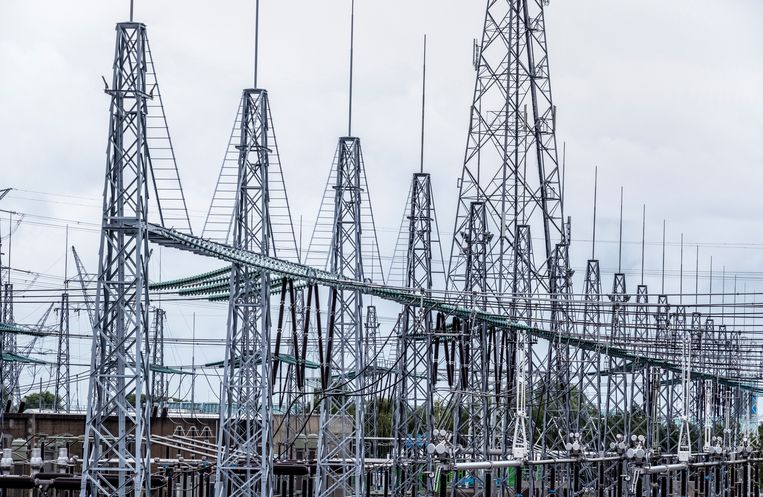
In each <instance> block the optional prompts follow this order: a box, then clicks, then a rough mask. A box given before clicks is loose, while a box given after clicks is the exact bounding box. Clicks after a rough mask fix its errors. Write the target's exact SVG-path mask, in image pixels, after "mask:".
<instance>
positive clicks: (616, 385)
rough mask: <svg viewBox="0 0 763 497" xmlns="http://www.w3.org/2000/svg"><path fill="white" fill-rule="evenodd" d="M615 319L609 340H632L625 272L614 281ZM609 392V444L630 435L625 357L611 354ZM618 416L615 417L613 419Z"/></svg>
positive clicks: (618, 343)
mask: <svg viewBox="0 0 763 497" xmlns="http://www.w3.org/2000/svg"><path fill="white" fill-rule="evenodd" d="M609 299H610V301H611V302H612V311H611V313H612V318H611V323H610V326H611V328H610V336H609V337H608V338H609V343H610V344H611V345H612V346H614V347H618V346H622V345H623V344H625V343H626V342H627V340H628V335H627V326H628V324H627V313H626V304H627V302H628V300H630V296H629V295H628V292H627V289H626V283H625V274H623V273H616V274H615V276H614V280H613V283H612V293H611V294H610V296H609ZM606 375H607V395H606V407H605V410H604V412H605V414H606V418H604V433H605V436H606V437H607V438H606V439H605V443H606V442H607V441H608V442H610V443H611V442H614V441H615V440H616V439H617V436H618V435H621V436H624V437H626V438H627V437H628V436H629V435H630V416H629V407H630V406H629V402H628V400H629V397H628V393H629V391H628V376H629V374H628V371H627V365H626V362H625V360H623V359H620V358H616V357H612V356H610V357H609V360H608V365H607V372H606ZM613 418H614V419H613Z"/></svg>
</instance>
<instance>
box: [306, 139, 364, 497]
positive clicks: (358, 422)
mask: <svg viewBox="0 0 763 497" xmlns="http://www.w3.org/2000/svg"><path fill="white" fill-rule="evenodd" d="M335 157H336V164H335V166H334V169H335V171H336V183H335V185H334V192H335V193H334V227H333V230H332V231H333V235H332V241H331V256H330V261H331V264H330V270H331V272H332V273H334V274H337V275H342V276H345V277H348V278H351V279H354V280H358V281H362V280H363V279H364V267H363V255H362V249H361V246H362V242H361V192H362V191H363V185H362V183H361V178H362V177H363V176H364V174H363V156H362V153H361V148H360V139H359V138H356V137H342V138H340V139H339V144H338V146H337V152H336V155H335ZM362 309H363V302H362V298H361V294H360V292H359V291H357V290H334V291H333V292H332V297H331V306H330V310H329V313H330V314H329V316H330V319H331V321H332V323H330V324H329V330H328V333H329V334H330V335H329V337H327V343H326V351H327V352H326V362H327V363H328V365H329V374H327V375H325V379H326V381H327V384H326V388H325V391H324V392H323V395H324V399H323V401H322V402H321V408H320V427H319V432H318V452H317V456H318V457H317V468H316V479H315V495H316V497H326V496H334V495H336V496H340V497H350V496H352V495H361V494H362V493H363V491H364V489H365V487H364V477H365V474H364V471H365V469H364V458H365V451H364V439H363V432H364V414H365V408H364V399H363V396H362V395H361V394H360V393H361V392H362V390H363V387H364V385H365V358H364V354H363V346H364V340H363V311H362Z"/></svg>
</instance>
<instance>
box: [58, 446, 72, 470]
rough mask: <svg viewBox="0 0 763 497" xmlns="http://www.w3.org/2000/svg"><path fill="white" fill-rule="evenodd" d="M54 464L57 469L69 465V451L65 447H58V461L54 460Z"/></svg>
mask: <svg viewBox="0 0 763 497" xmlns="http://www.w3.org/2000/svg"><path fill="white" fill-rule="evenodd" d="M56 464H57V465H58V467H59V468H65V467H66V466H68V465H69V451H68V450H67V448H66V447H60V448H59V449H58V459H56Z"/></svg>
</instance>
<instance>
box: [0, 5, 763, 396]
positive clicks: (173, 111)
mask: <svg viewBox="0 0 763 497" xmlns="http://www.w3.org/2000/svg"><path fill="white" fill-rule="evenodd" d="M253 5H254V2H253V0H247V1H240V0H228V1H222V2H202V1H199V0H194V1H188V0H162V1H152V2H148V1H145V0H144V1H141V0H137V2H136V6H135V11H136V20H140V21H142V22H145V23H146V24H147V26H148V34H149V39H150V41H151V48H152V51H153V54H154V60H155V62H156V68H157V70H158V73H159V81H160V85H161V88H162V94H163V97H164V104H165V108H166V111H167V116H168V120H169V124H170V128H171V133H172V136H173V140H174V144H175V148H176V152H177V156H178V160H179V164H180V168H181V175H182V179H183V182H184V185H185V189H186V196H187V199H188V200H189V202H190V207H191V209H192V216H194V219H193V222H194V223H195V225H194V227H195V228H196V229H197V230H199V231H200V229H201V225H202V221H203V217H204V214H205V213H206V209H207V206H208V203H209V200H210V198H211V195H212V190H213V188H214V182H215V180H216V177H217V173H218V170H219V167H220V163H221V159H222V154H223V152H224V149H225V144H226V141H227V138H228V134H229V133H230V128H231V125H232V121H233V118H234V116H235V112H236V108H237V105H238V101H239V98H240V92H241V89H242V88H244V87H249V86H251V85H252V68H253V62H252V59H253V25H254V6H253ZM127 13H128V2H127V1H126V0H124V1H119V2H116V1H103V0H70V1H68V2H59V1H54V0H0V67H1V68H2V70H0V147H1V150H2V153H1V154H0V171H1V172H2V175H1V176H0V188H6V187H13V188H14V189H16V191H14V192H13V193H11V194H10V195H8V196H7V197H6V198H5V199H4V200H2V201H0V209H5V210H14V211H18V212H23V213H26V214H27V216H26V217H25V218H24V220H23V222H22V223H21V225H20V227H19V229H18V230H17V231H16V232H15V233H14V235H13V236H14V239H13V266H14V267H17V268H19V269H24V270H29V271H33V272H38V273H42V276H40V277H38V278H37V281H36V282H35V285H34V288H38V289H39V288H45V287H47V288H60V287H61V280H62V278H63V273H64V246H65V243H64V230H63V226H64V225H65V224H67V222H66V221H65V220H79V221H81V222H82V223H83V224H80V225H73V224H72V223H70V224H72V226H71V228H72V229H71V231H70V238H71V240H70V242H71V243H73V244H75V245H77V247H78V249H79V250H80V252H81V253H82V255H83V258H84V260H85V264H86V265H87V266H88V268H89V269H90V270H91V271H95V269H96V268H97V244H98V232H97V225H98V223H99V222H100V205H101V198H100V197H101V191H102V188H103V175H104V170H105V169H104V166H105V153H104V151H105V147H106V129H107V128H106V125H107V120H108V104H109V100H108V97H107V96H106V95H105V94H104V93H103V82H102V80H101V76H105V77H106V79H107V80H110V71H111V63H112V59H113V51H114V48H113V44H114V23H115V22H117V21H122V20H126V17H127ZM483 15H484V2H483V1H482V0H473V1H466V0H438V1H435V0H416V1H411V0H385V1H373V0H358V1H357V7H356V60H355V68H356V76H355V97H356V100H355V113H354V119H353V121H354V125H353V132H354V134H356V135H357V136H360V137H361V139H362V144H363V149H364V156H365V161H366V168H367V174H368V178H369V183H370V190H371V192H370V194H371V198H372V202H373V204H374V205H373V207H374V210H375V214H376V219H377V223H378V229H379V236H380V241H381V245H382V251H383V254H382V255H383V256H385V257H388V256H391V254H392V249H393V246H394V239H395V234H396V232H397V228H398V226H399V223H400V219H401V213H402V208H403V202H404V201H405V195H406V192H407V190H408V184H409V180H410V174H411V172H413V170H414V169H415V168H416V167H417V165H418V140H419V112H420V107H419V105H420V77H421V68H420V61H421V38H422V35H423V34H424V33H426V34H427V35H428V40H429V54H428V75H429V80H428V94H427V127H426V134H427V144H426V148H425V162H426V165H425V168H426V170H428V171H430V172H431V173H433V182H434V185H435V196H436V202H437V207H438V209H439V212H438V216H439V218H440V225H441V229H442V231H443V238H444V240H448V239H449V237H451V236H452V234H451V233H450V232H451V231H452V224H453V216H454V211H455V205H456V199H457V193H458V192H457V189H456V179H457V177H458V176H459V174H460V171H461V167H462V160H463V153H464V150H463V149H464V145H465V142H466V131H467V125H468V118H469V114H468V111H469V105H470V101H471V96H472V89H473V85H474V74H475V73H474V71H473V68H472V65H471V54H472V39H473V38H475V37H479V36H480V31H481V28H482V21H483ZM761 21H763V3H761V2H760V1H758V0H730V1H727V2H723V4H722V5H720V4H719V3H718V2H711V1H710V0H672V1H670V2H665V1H659V0H643V1H640V2H612V1H604V0H578V1H571V0H552V1H551V5H550V7H549V8H548V9H547V27H548V40H549V47H550V58H551V74H552V81H553V91H554V100H555V103H556V105H557V107H558V113H557V116H558V141H559V143H560V144H561V143H562V142H566V146H567V192H566V193H567V198H566V209H565V210H566V213H567V214H569V215H572V217H573V239H574V240H575V242H574V245H573V263H574V265H575V267H576V268H579V270H578V276H580V275H582V272H583V270H582V268H583V265H584V262H585V259H586V258H587V257H588V256H589V253H590V242H588V241H587V240H590V230H591V211H592V192H593V173H594V166H595V165H598V167H599V179H600V182H599V192H600V195H599V209H600V210H599V212H600V217H599V228H598V229H599V231H598V233H597V238H598V239H599V240H600V241H601V243H600V244H599V246H598V248H597V252H598V255H599V256H600V257H601V258H602V267H603V268H604V269H605V271H606V272H607V274H606V275H605V276H604V280H605V282H606V283H605V286H609V285H610V283H609V281H610V280H611V272H612V271H613V269H614V268H615V267H616V264H617V254H616V246H617V245H616V240H617V211H618V196H619V187H620V186H621V185H624V186H625V209H624V210H625V212H624V216H625V227H624V238H625V240H626V242H633V243H626V244H625V249H624V250H625V253H624V267H625V269H626V270H627V271H628V272H629V273H630V274H632V275H633V278H631V281H632V287H631V288H635V284H636V283H637V273H638V264H639V260H640V253H639V246H640V243H639V240H640V234H641V226H640V216H641V205H642V203H646V204H647V230H646V231H647V234H646V238H647V243H648V246H647V270H652V271H655V272H656V271H658V270H659V267H660V261H661V258H660V247H659V241H660V237H661V223H662V219H663V218H665V219H667V239H668V242H669V243H670V244H671V245H669V247H668V254H667V265H668V268H669V269H671V270H673V271H674V272H675V271H677V269H678V260H679V252H678V247H677V243H678V240H679V236H680V234H681V233H684V237H685V240H686V243H687V249H686V256H685V257H686V261H687V262H686V263H685V264H686V266H687V267H688V266H690V267H691V268H693V266H694V250H695V249H694V245H695V244H700V245H701V246H700V258H701V261H700V264H701V266H702V267H703V269H704V270H707V266H708V264H709V259H710V256H711V255H712V256H713V257H714V266H715V268H716V272H718V273H719V272H720V268H721V267H723V266H725V267H726V272H727V274H728V275H729V276H732V275H734V274H737V275H738V277H739V285H740V290H741V286H742V285H743V284H746V285H747V290H748V291H752V290H757V289H759V283H758V280H759V279H760V278H761V275H762V274H763V273H761V269H760V268H761V262H763V251H762V250H761V249H763V222H762V221H761V219H760V217H761V214H760V213H761V202H763V200H762V196H761V193H760V192H761V184H763V170H761V165H763V151H761V139H760V138H761V136H763V96H761V91H760V89H761V88H763V56H762V54H763V30H761V29H760V26H761ZM260 24H261V34H260V42H261V45H260V46H261V52H260V81H259V83H260V85H259V86H261V87H264V88H267V89H268V90H269V93H270V99H271V106H272V112H273V118H274V122H275V129H276V133H277V136H278V141H279V145H280V150H281V156H282V163H283V166H284V174H285V177H286V183H287V188H288V190H289V195H290V200H291V202H292V212H293V214H294V216H295V222H296V223H298V220H299V217H300V216H303V219H304V225H305V232H306V236H307V234H309V230H310V228H309V226H310V224H311V223H312V221H313V219H314V217H315V213H316V210H317V208H318V205H319V202H320V195H321V193H322V186H323V184H324V183H325V181H326V175H327V174H328V171H329V167H330V164H331V159H332V156H333V153H334V148H335V146H336V139H337V137H338V136H340V135H344V134H345V133H346V126H347V122H346V121H347V116H346V113H347V74H348V70H347V61H348V38H349V0H327V1H322V2H315V1H309V0H292V1H289V2H286V1H283V0H280V1H277V0H262V6H261V23H260ZM316 185H320V187H316ZM32 214H34V215H37V216H48V218H42V217H32V216H31V215H32ZM49 218H51V219H49ZM52 218H54V219H52ZM3 219H4V220H3V225H2V226H3V227H2V233H3V236H4V237H5V236H6V235H7V233H8V215H7V214H5V213H4V214H3ZM87 223H90V224H87ZM3 241H4V243H6V242H7V238H4V240H3ZM447 248H449V243H447V244H446V249H447ZM168 254H169V253H168V252H167V251H164V252H163V257H162V259H163V264H162V276H163V277H164V278H165V279H167V278H172V277H177V276H182V275H185V274H188V273H189V272H194V271H198V270H203V269H208V268H214V267H218V266H219V264H217V263H215V262H214V261H204V260H199V259H198V258H191V257H188V256H185V255H177V254H174V253H173V254H171V257H170V256H168ZM446 257H447V254H446ZM153 264H154V266H156V267H153V269H154V274H156V272H157V270H158V258H157V257H154V260H153ZM69 270H70V273H71V272H72V271H73V270H72V264H71V263H70V266H69ZM692 270H693V269H692ZM13 276H14V280H15V281H16V282H17V283H18V285H17V286H18V287H19V288H20V289H24V288H26V286H27V283H25V282H28V280H29V279H30V278H32V277H33V276H30V275H25V274H23V273H14V275H13ZM658 282H659V277H658V275H657V274H656V273H655V274H654V276H653V277H652V278H651V279H650V281H649V283H650V285H651V286H652V288H654V289H655V290H656V289H657V288H656V285H658ZM690 282H691V283H690ZM576 284H577V288H578V289H579V288H580V284H579V283H576ZM721 284H722V282H721V281H720V280H719V279H718V280H716V281H715V282H714V285H716V286H715V288H720V285H721ZM686 285H688V286H689V288H691V289H692V290H693V274H692V275H691V276H687V279H686ZM701 285H705V286H707V285H708V281H707V279H705V278H703V281H702V282H701ZM667 287H668V288H666V291H669V292H672V291H677V289H678V281H677V278H669V279H668V282H667ZM28 295H31V294H28ZM27 298H29V297H27ZM31 300H33V299H31ZM43 307H44V306H43V305H42V304H41V303H40V302H36V303H35V304H33V305H32V304H28V305H19V307H18V309H17V316H16V318H17V321H20V322H25V323H30V322H34V321H36V320H37V319H38V318H39V316H40V312H41V308H43ZM167 307H168V308H169V309H168V310H169V320H170V321H169V323H168V328H169V333H170V334H172V336H175V337H187V336H190V334H191V321H192V314H193V312H196V313H197V322H198V326H197V330H198V331H197V333H198V335H199V336H207V337H222V336H223V335H222V334H223V333H224V318H223V319H221V317H223V316H224V306H220V305H217V306H214V305H211V304H199V305H194V306H189V305H185V306H179V305H171V304H168V305H167ZM386 317H387V318H388V319H387V320H385V324H386V325H387V327H389V326H391V322H390V321H389V317H390V316H386ZM80 321H81V322H77V323H76V324H75V326H76V330H75V331H77V332H78V331H79V330H80V329H81V330H85V328H86V326H85V319H84V314H83V317H82V318H81V319H80ZM49 345H50V346H52V345H53V344H52V343H51V344H49ZM72 348H73V351H74V354H75V356H76V357H75V361H86V360H87V351H88V350H89V344H88V343H86V342H85V341H83V340H79V341H76V343H74V344H73V345H72ZM168 355H169V357H168V358H167V363H169V364H170V365H176V364H188V363H189V362H190V360H189V359H188V357H189V355H190V350H188V349H187V348H182V347H176V348H172V349H171V350H170V351H169V352H168ZM197 355H198V356H199V357H197V361H196V362H197V363H198V362H205V361H207V360H209V361H211V360H215V359H221V358H222V350H221V349H220V348H219V347H203V348H200V349H199V350H197ZM46 359H49V360H53V359H54V356H49V357H47V358H46ZM40 374H43V375H44V376H45V377H47V376H46V375H47V373H40ZM182 388H183V389H185V388H186V386H183V387H182ZM205 392H206V393H204V394H203V395H202V396H203V397H204V398H209V395H208V390H205ZM185 393H186V392H185V391H182V392H181V394H183V395H184V394H185Z"/></svg>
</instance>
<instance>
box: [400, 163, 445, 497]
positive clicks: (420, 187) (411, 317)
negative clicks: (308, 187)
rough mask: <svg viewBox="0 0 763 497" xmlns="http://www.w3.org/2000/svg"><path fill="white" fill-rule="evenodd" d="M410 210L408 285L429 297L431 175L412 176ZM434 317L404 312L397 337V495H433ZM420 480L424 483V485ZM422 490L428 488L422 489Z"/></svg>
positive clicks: (411, 309) (417, 310)
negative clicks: (428, 446) (431, 476)
mask: <svg viewBox="0 0 763 497" xmlns="http://www.w3.org/2000/svg"><path fill="white" fill-rule="evenodd" d="M410 192H411V193H410V199H409V200H410V201H409V210H408V250H407V254H406V266H407V267H406V282H405V283H406V285H405V286H406V287H407V288H410V289H412V290H417V291H419V292H421V293H422V295H424V296H429V295H430V294H431V290H432V234H433V221H434V202H433V196H432V183H431V178H430V175H429V174H428V173H416V174H414V175H413V180H412V182H411V190H410ZM433 331H434V330H433V327H432V313H431V311H429V310H428V309H426V308H425V307H423V306H416V305H408V306H405V307H404V309H403V322H402V323H401V325H400V336H399V338H398V340H399V342H398V350H399V376H398V378H399V380H398V381H399V384H398V386H397V390H396V393H397V396H396V399H395V403H394V416H395V419H394V430H395V433H394V437H395V446H394V459H395V469H394V471H393V472H392V489H393V491H394V495H395V496H397V497H402V496H404V495H409V494H412V493H414V494H416V495H420V494H423V495H425V496H427V495H434V488H433V483H434V482H433V480H432V478H430V477H429V474H430V473H431V472H432V470H433V463H432V454H430V453H429V452H428V451H427V450H426V447H427V445H428V443H430V441H431V440H432V433H433V431H434V391H433V390H434V385H435V382H436V378H435V374H436V373H435V371H434V362H433V356H432V352H433V350H432V334H433ZM419 482H421V483H419ZM419 489H423V491H420V490H419Z"/></svg>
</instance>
